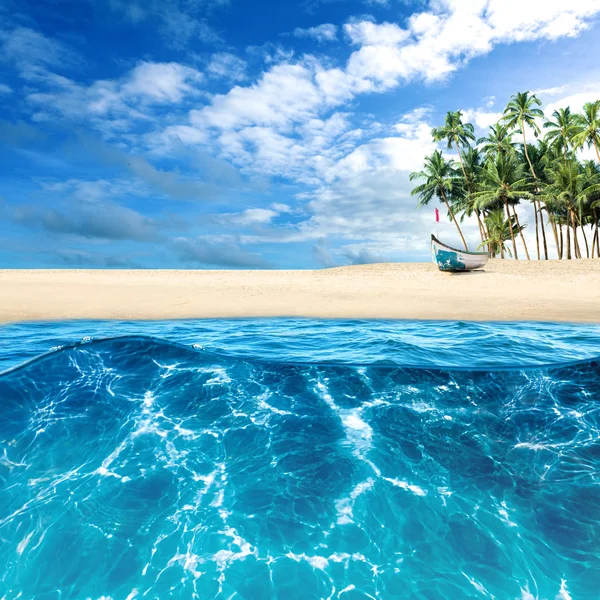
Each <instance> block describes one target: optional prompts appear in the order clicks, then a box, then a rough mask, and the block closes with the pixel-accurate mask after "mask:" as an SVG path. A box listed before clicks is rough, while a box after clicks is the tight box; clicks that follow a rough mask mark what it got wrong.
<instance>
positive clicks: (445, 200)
mask: <svg viewBox="0 0 600 600" xmlns="http://www.w3.org/2000/svg"><path fill="white" fill-rule="evenodd" d="M442 197H443V199H444V204H445V205H446V208H447V209H448V212H449V213H450V218H451V219H452V220H453V221H454V224H455V225H456V229H458V234H459V235H460V239H461V240H462V243H463V244H464V245H465V250H466V251H467V252H468V251H469V248H467V242H465V236H464V235H463V233H462V231H461V230H460V227H459V225H458V221H457V220H456V219H455V218H454V213H453V212H452V209H451V208H450V204H449V203H448V200H447V199H446V194H445V193H444V191H443V190H442Z"/></svg>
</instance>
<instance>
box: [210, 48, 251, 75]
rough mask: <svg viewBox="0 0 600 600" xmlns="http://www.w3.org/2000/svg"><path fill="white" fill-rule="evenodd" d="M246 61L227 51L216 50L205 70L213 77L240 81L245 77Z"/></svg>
mask: <svg viewBox="0 0 600 600" xmlns="http://www.w3.org/2000/svg"><path fill="white" fill-rule="evenodd" d="M246 66H247V64H246V61H245V60H242V59H241V58H238V57H237V56H235V54H231V53H229V52H217V53H216V54H213V55H212V58H211V61H210V63H208V66H207V67H206V71H207V73H208V74H209V75H211V76H213V77H220V78H222V79H229V80H231V81H241V80H243V79H246Z"/></svg>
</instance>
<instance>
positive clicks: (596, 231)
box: [592, 209, 598, 258]
mask: <svg viewBox="0 0 600 600" xmlns="http://www.w3.org/2000/svg"><path fill="white" fill-rule="evenodd" d="M594 219H596V228H595V229H593V231H594V237H592V258H595V257H594V255H595V254H596V240H597V239H598V221H597V217H596V209H594Z"/></svg>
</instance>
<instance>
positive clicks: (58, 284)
mask: <svg viewBox="0 0 600 600" xmlns="http://www.w3.org/2000/svg"><path fill="white" fill-rule="evenodd" d="M257 316H269V317H271V316H305V317H333V318H393V319H460V320H485V321H488V320H489V321H506V320H515V321H516V320H536V321H572V322H576V321H578V322H595V323H598V322H600V260H577V261H576V260H573V261H547V262H545V261H542V262H538V261H531V262H526V261H519V262H515V261H508V260H507V261H501V260H493V261H490V263H489V264H488V265H487V267H486V270H485V272H484V271H475V272H472V273H466V274H448V273H441V272H439V271H438V270H437V268H436V267H435V266H434V265H433V264H430V263H399V264H377V265H361V266H355V267H340V268H336V269H323V270H320V271H144V270H140V271H109V270H102V271H101V270H70V269H69V270H66V269H65V270H0V322H15V321H34V320H35V321H37V320H66V319H127V320H144V319H183V318H201V317H257Z"/></svg>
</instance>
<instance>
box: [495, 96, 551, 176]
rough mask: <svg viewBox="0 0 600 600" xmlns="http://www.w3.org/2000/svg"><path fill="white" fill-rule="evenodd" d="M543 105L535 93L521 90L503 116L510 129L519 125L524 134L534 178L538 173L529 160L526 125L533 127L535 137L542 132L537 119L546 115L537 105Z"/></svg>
mask: <svg viewBox="0 0 600 600" xmlns="http://www.w3.org/2000/svg"><path fill="white" fill-rule="evenodd" d="M541 105H542V103H541V102H540V100H539V98H538V97H537V96H536V95H535V94H530V93H529V92H519V93H518V94H515V95H514V96H511V98H510V102H509V103H508V105H507V107H506V109H505V110H504V116H503V117H502V119H503V121H504V122H505V123H506V126H507V127H508V128H509V129H515V128H517V127H518V130H517V133H521V134H523V147H524V148H525V157H526V158H527V163H528V164H529V169H530V170H531V174H532V175H533V178H534V179H535V178H536V175H535V171H534V170H533V165H532V164H531V161H530V160H529V154H528V153H527V138H526V136H525V125H528V126H529V127H531V129H533V132H534V134H535V137H537V136H538V135H539V134H540V128H539V126H538V124H537V123H536V121H535V120H536V119H537V118H543V117H544V113H543V112H542V110H541V109H540V108H536V106H541Z"/></svg>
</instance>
